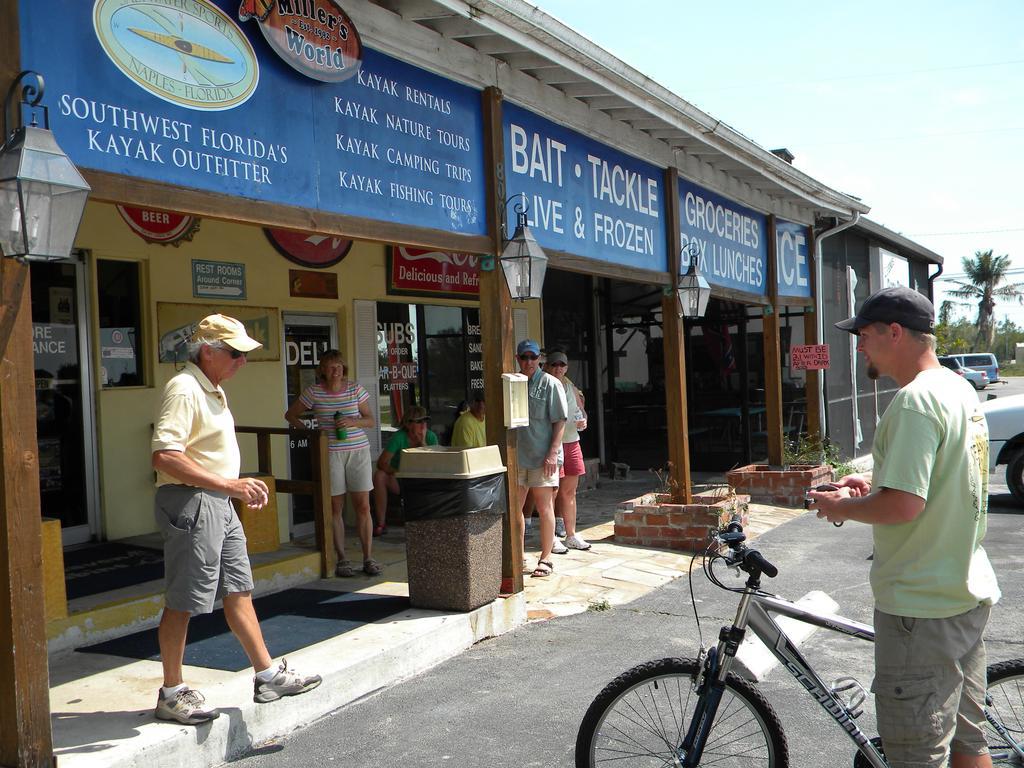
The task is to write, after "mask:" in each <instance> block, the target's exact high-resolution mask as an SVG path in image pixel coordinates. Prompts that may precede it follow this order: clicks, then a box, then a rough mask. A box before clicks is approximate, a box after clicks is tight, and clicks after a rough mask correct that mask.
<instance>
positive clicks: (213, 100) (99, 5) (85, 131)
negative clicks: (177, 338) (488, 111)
mask: <svg viewBox="0 0 1024 768" xmlns="http://www.w3.org/2000/svg"><path fill="white" fill-rule="evenodd" d="M238 8H239V2H238V0H217V1H216V2H214V1H213V0H190V1H189V2H187V3H185V2H181V0H96V1H95V2H94V3H89V2H82V1H81V0H79V1H78V2H73V3H69V2H63V1H62V0H31V2H29V0H22V2H21V10H20V14H19V15H20V20H21V52H22V64H23V68H26V69H34V70H37V71H39V72H40V73H42V74H43V75H44V77H45V78H46V85H47V89H46V102H47V104H48V105H49V106H50V126H51V128H52V129H53V131H54V133H55V135H56V137H57V140H58V142H59V143H60V145H61V147H62V148H63V149H64V151H65V152H67V153H68V155H69V156H70V157H71V159H72V160H73V161H74V162H75V163H76V164H77V165H79V166H81V167H83V168H91V169H95V170H99V171H107V172H110V173H116V174H122V175H126V176H133V177H137V178H142V179H148V180H151V181H156V182H160V183H167V184H175V185H180V186H184V187H191V188H194V189H200V190H206V191H210V192H218V193H222V194H228V195H233V196H237V197H244V198H249V199H252V200H265V201H269V202H274V203H281V204H285V205H292V206H300V207H307V208H315V209H320V210H324V211H330V212H334V213H341V214H346V215H350V216H358V217H362V218H366V219H373V220H377V221H388V222H395V223H399V224H406V225H411V226H418V227H428V228H431V229H438V230H443V231H446V232H453V233H457V234H470V235H484V234H486V233H487V222H486V215H485V210H486V205H485V187H484V160H483V138H482V137H483V119H482V116H481V108H480V95H479V92H478V91H475V90H473V89H472V88H469V87H466V86H463V85H460V84H458V83H454V82H452V81H450V80H446V79H444V78H442V77H439V76H437V75H434V74H431V73H429V72H426V71H425V70H422V69H418V68H416V67H413V66H410V65H408V64H405V63H403V62H400V61H398V60H396V59H393V58H391V57H389V56H385V55H384V54H381V53H378V52H376V51H372V50H368V49H364V58H363V62H362V65H361V67H360V69H359V72H358V74H357V75H355V76H354V77H352V78H351V79H349V80H346V81H345V82H342V83H322V82H317V81H313V80H310V79H309V78H306V77H303V76H302V75H300V74H298V73H297V72H295V71H294V70H292V69H291V68H290V67H288V66H287V65H286V64H285V63H284V62H282V61H281V60H280V58H279V57H278V56H277V54H276V53H274V52H273V51H272V50H271V48H270V47H269V46H268V44H267V42H266V41H265V40H264V39H263V37H262V36H261V35H260V33H259V31H258V29H257V28H256V27H255V26H254V25H252V24H247V25H245V27H244V28H243V27H241V26H240V25H239V23H238V21H237V13H238Z"/></svg>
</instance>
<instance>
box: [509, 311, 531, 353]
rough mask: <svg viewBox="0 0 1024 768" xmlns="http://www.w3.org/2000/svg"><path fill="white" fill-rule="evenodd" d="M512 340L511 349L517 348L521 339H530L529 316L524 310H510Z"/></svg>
mask: <svg viewBox="0 0 1024 768" xmlns="http://www.w3.org/2000/svg"><path fill="white" fill-rule="evenodd" d="M512 335H513V336H514V337H515V338H514V339H512V346H513V349H514V348H515V347H518V346H519V342H520V341H522V340H523V339H528V338H530V315H529V313H528V312H527V311H526V310H525V309H513V310H512Z"/></svg>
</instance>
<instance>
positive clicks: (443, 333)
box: [377, 302, 483, 444]
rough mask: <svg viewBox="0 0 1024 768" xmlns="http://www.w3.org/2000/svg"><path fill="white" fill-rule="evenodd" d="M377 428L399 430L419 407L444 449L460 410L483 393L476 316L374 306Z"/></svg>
mask: <svg viewBox="0 0 1024 768" xmlns="http://www.w3.org/2000/svg"><path fill="white" fill-rule="evenodd" d="M377 358H378V363H379V369H380V377H379V387H380V424H381V430H382V431H383V432H384V433H385V435H384V436H383V437H382V440H386V439H387V438H386V433H387V432H389V431H394V430H396V429H398V428H399V426H400V425H401V422H402V414H403V413H405V410H406V409H407V408H409V407H410V406H413V405H421V406H423V407H424V408H426V409H427V412H428V413H429V414H430V418H431V424H430V429H431V430H432V431H433V432H435V433H436V434H437V436H438V438H440V440H441V442H442V443H444V444H447V443H448V442H449V435H450V433H451V428H452V425H453V424H454V423H455V419H456V418H457V417H458V415H459V409H460V407H464V406H465V405H467V404H468V401H469V399H470V398H471V397H472V395H473V393H474V391H483V356H482V354H481V344H480V312H479V310H477V309H463V308H460V307H445V306H437V305H433V304H393V303H384V302H381V303H378V304H377Z"/></svg>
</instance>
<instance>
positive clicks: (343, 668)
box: [54, 593, 526, 768]
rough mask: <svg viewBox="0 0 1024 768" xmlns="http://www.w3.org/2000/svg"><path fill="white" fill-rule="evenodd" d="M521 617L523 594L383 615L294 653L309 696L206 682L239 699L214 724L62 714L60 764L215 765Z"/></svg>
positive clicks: (131, 767) (116, 767) (213, 693)
mask: <svg viewBox="0 0 1024 768" xmlns="http://www.w3.org/2000/svg"><path fill="white" fill-rule="evenodd" d="M525 622H526V601H525V599H524V598H523V596H522V593H520V594H518V595H514V596H512V597H509V598H505V599H501V598H499V599H498V600H495V601H494V602H492V603H490V604H488V605H485V606H483V607H482V608H478V609H477V610H475V611H472V612H470V613H461V614H438V613H436V612H434V611H423V610H419V609H410V610H408V611H405V612H403V613H401V614H398V615H397V616H395V617H393V618H392V620H390V621H388V622H384V623H379V624H368V625H365V626H364V627H361V628H360V629H359V630H354V631H352V632H349V633H346V634H344V635H342V636H340V637H335V638H331V639H330V640H326V641H324V642H322V643H318V644H316V645H313V646H310V647H308V648H303V649H302V650H300V651H297V652H295V653H293V654H290V655H289V660H290V661H292V662H294V665H295V667H296V668H299V669H303V670H308V671H315V672H317V673H318V674H320V675H321V676H322V677H323V684H322V685H320V686H319V687H318V688H316V689H315V690H313V691H310V692H309V693H306V694H303V695H301V696H296V697H290V698H287V699H283V700H281V701H277V702H273V703H270V704H256V703H254V702H253V700H252V677H251V676H250V673H249V672H248V671H246V672H239V673H232V674H231V675H230V678H228V679H226V680H224V681H223V682H221V683H218V684H213V685H210V684H207V685H204V686H203V692H204V694H205V695H206V697H207V701H208V702H209V703H210V704H213V705H214V706H216V705H217V704H218V703H220V702H225V703H227V702H241V704H240V705H239V706H227V707H218V708H219V709H220V711H221V716H220V717H219V718H217V719H216V720H214V721H212V722H210V723H207V724H204V725H200V726H186V725H177V724H170V723H163V722H158V721H156V720H154V719H153V717H152V710H151V709H146V710H141V711H134V712H133V711H122V712H111V713H109V718H108V719H107V720H105V721H104V722H103V723H102V724H101V723H99V722H96V721H93V720H91V719H90V718H83V719H82V720H81V721H80V722H78V723H75V722H74V719H73V718H69V719H67V720H65V721H64V722H61V721H59V720H58V721H57V722H55V723H54V752H55V754H57V755H58V756H59V758H60V764H61V766H62V768H94V767H95V768H99V767H100V766H103V768H180V766H181V765H183V764H185V763H187V764H190V765H220V764H221V763H223V762H225V761H228V760H231V759H232V758H234V757H237V756H238V755H240V754H242V753H243V752H245V751H246V750H248V749H251V748H252V747H254V746H257V745H259V744H262V743H265V742H268V741H271V740H274V739H277V738H281V737H283V736H286V735H287V734H289V733H291V732H292V731H294V730H297V729H299V728H302V727H304V726H306V725H309V724H310V723H312V722H313V721H315V720H318V719H320V718H322V717H324V716H326V715H328V714H330V713H331V712H334V711H335V710H337V709H340V708H341V707H344V706H345V705H346V704H349V703H351V702H353V701H355V700H357V699H360V698H363V697H365V696H369V695H371V694H373V693H375V692H376V691H379V690H381V689H383V688H387V687H389V686H392V685H394V684H395V683H398V682H400V681H402V680H405V679H407V678H410V677H412V676H414V675H418V674H421V673H422V672H425V671H426V670H428V669H430V668H431V667H434V666H437V665H438V664H441V663H442V662H444V661H447V660H448V659H450V658H452V657H454V656H457V655H458V654H460V653H461V652H462V651H464V650H466V649H467V648H469V647H470V646H472V645H474V644H475V643H478V642H480V641H481V640H484V639H486V638H488V637H494V636H497V635H500V634H503V633H505V632H508V631H509V630H512V629H515V628H516V627H517V626H520V625H521V624H524V623H525ZM155 693H156V692H155V691H154V692H153V694H154V696H155ZM125 698H128V697H125ZM137 698H138V697H137V696H136V697H134V699H137ZM134 699H133V700H132V701H123V702H121V703H122V706H125V707H131V706H133V705H136V706H137V705H138V704H139V702H138V701H137V700H134ZM146 706H147V707H151V706H152V701H149V700H147V702H146ZM143 718H144V719H143ZM115 733H116V735H115Z"/></svg>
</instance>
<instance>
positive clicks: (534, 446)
mask: <svg viewBox="0 0 1024 768" xmlns="http://www.w3.org/2000/svg"><path fill="white" fill-rule="evenodd" d="M516 359H517V360H518V361H519V372H520V373H522V374H523V375H524V376H526V378H527V379H529V383H528V388H529V395H530V425H529V426H528V427H523V428H521V429H520V430H519V432H518V442H517V446H518V454H517V455H518V457H519V498H520V499H521V500H522V502H523V505H524V507H525V505H526V501H527V495H528V494H529V495H530V496H532V498H533V503H534V505H535V507H536V509H537V514H538V515H539V516H540V560H539V561H538V563H537V567H536V568H534V570H533V576H535V577H538V578H540V577H544V576H550V575H551V572H552V571H553V570H554V567H555V566H554V564H553V563H552V562H551V549H552V547H553V546H554V542H555V491H556V490H557V489H558V467H559V466H560V465H561V463H562V433H563V432H564V430H565V420H566V419H567V418H568V417H569V408H568V406H567V405H566V402H565V390H564V389H563V388H562V385H561V384H560V383H559V382H558V379H556V378H555V377H554V376H552V375H551V374H550V373H544V371H542V370H541V369H540V365H539V364H538V361H539V359H540V345H539V344H537V342H536V341H534V340H533V339H524V340H523V341H521V342H519V346H518V347H517V348H516ZM524 536H525V529H524ZM524 546H525V545H524Z"/></svg>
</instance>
